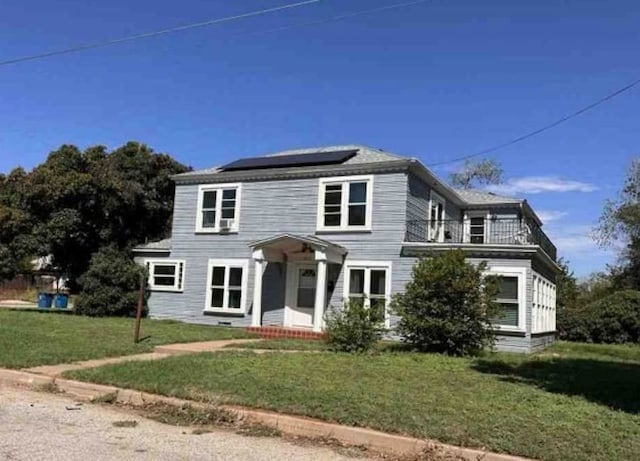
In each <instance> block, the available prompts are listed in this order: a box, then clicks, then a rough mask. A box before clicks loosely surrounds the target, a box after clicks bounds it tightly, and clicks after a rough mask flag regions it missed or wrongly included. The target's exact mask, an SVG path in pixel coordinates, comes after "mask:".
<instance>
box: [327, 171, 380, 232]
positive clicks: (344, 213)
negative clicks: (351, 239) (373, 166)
mask: <svg viewBox="0 0 640 461" xmlns="http://www.w3.org/2000/svg"><path fill="white" fill-rule="evenodd" d="M353 182H366V183H367V199H366V200H367V202H366V204H365V206H366V214H365V223H364V225H363V226H350V225H349V184H350V183H353ZM327 184H340V185H341V186H342V195H341V200H342V201H341V203H340V225H339V226H325V225H324V200H325V189H326V186H327ZM372 216H373V175H361V176H333V177H329V178H320V179H319V180H318V210H317V217H316V230H317V231H319V232H363V231H364V232H367V231H371V222H372Z"/></svg>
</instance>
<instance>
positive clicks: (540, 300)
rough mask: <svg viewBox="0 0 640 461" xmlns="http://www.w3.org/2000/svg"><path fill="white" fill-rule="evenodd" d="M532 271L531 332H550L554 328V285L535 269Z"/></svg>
mask: <svg viewBox="0 0 640 461" xmlns="http://www.w3.org/2000/svg"><path fill="white" fill-rule="evenodd" d="M532 272H533V277H532V279H533V287H532V291H533V301H532V305H531V333H533V334H539V333H551V332H554V331H555V330H556V285H555V284H554V283H552V282H551V281H550V280H549V279H547V278H546V277H544V276H543V275H541V274H540V273H538V272H536V271H532Z"/></svg>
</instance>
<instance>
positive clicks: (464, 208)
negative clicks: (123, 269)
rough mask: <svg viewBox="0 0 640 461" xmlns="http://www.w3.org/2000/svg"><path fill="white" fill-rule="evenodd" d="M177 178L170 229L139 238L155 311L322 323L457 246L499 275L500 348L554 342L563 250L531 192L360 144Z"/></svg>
mask: <svg viewBox="0 0 640 461" xmlns="http://www.w3.org/2000/svg"><path fill="white" fill-rule="evenodd" d="M173 179H174V180H175V183H176V193H175V207H174V216H173V230H172V236H171V239H168V240H163V241H160V242H154V243H150V244H147V245H143V246H140V247H138V248H136V249H135V254H136V259H137V260H138V261H140V262H142V263H145V264H147V266H148V268H149V273H150V276H149V287H150V290H151V296H150V300H149V308H150V315H151V316H153V317H156V318H171V319H179V320H183V321H187V322H197V323H206V324H212V325H230V326H237V327H253V329H258V328H265V327H280V328H287V329H306V330H307V331H309V332H315V333H319V332H321V331H322V329H323V315H324V312H325V311H326V309H327V308H328V307H329V306H340V305H342V304H343V301H344V300H345V299H347V298H364V299H365V302H366V303H367V304H373V303H382V304H385V305H388V303H389V300H390V296H391V295H392V294H393V293H397V292H400V291H402V290H403V287H404V286H405V284H406V283H407V281H408V280H409V279H410V277H411V270H412V267H413V265H414V264H415V262H416V260H417V258H419V257H420V256H422V255H425V254H428V253H432V252H438V251H447V250H450V249H454V248H459V249H462V250H464V252H465V253H466V254H467V255H468V260H469V261H472V262H475V263H479V262H481V261H486V262H487V264H488V271H489V272H491V273H494V274H497V275H500V276H502V277H501V284H502V285H501V291H500V295H499V299H498V300H499V302H500V304H501V305H502V306H503V308H504V310H503V314H502V316H501V317H500V319H499V321H498V322H497V323H498V324H499V325H497V326H496V328H497V329H498V330H499V332H498V333H499V334H498V341H497V347H498V349H500V350H508V351H516V352H532V351H535V350H538V349H541V348H543V347H544V346H545V345H546V344H549V343H550V342H552V341H553V340H554V332H555V284H554V281H555V277H556V275H557V274H558V271H559V267H558V265H557V264H556V248H555V247H554V245H553V244H552V243H551V241H550V240H549V238H548V237H547V236H546V235H545V233H544V232H543V231H542V229H541V226H542V223H541V221H540V219H539V218H538V216H537V215H536V213H535V212H534V210H533V209H532V208H531V206H530V205H529V204H528V203H527V201H526V200H520V199H515V198H512V197H502V196H499V195H495V194H492V193H489V192H483V191H475V190H454V189H452V188H451V187H450V186H448V185H447V184H446V183H444V182H443V181H442V180H440V179H438V178H437V177H436V176H435V175H434V174H433V173H432V172H431V171H430V170H429V169H428V168H426V167H425V166H424V165H423V164H422V163H421V162H420V161H419V160H417V159H414V158H406V157H401V156H399V155H394V154H391V153H388V152H385V151H382V150H379V149H373V148H370V147H365V146H359V145H348V146H331V147H324V148H316V149H304V150H293V151H287V152H281V153H278V154H274V155H269V156H264V157H256V158H249V159H242V160H238V161H235V162H232V163H230V164H228V165H224V166H222V167H218V168H212V169H207V170H201V171H193V172H188V173H184V174H179V175H176V176H174V178H173ZM396 321H397V318H395V317H394V315H393V314H392V313H390V312H387V315H386V322H387V325H388V326H389V327H390V328H393V325H394V323H395V322H396ZM272 330H273V329H270V331H272ZM263 331H265V330H263ZM310 335H311V333H310Z"/></svg>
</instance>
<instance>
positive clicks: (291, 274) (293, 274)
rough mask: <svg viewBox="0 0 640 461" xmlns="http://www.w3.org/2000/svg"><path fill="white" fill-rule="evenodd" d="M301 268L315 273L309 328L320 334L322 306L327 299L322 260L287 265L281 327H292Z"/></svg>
mask: <svg viewBox="0 0 640 461" xmlns="http://www.w3.org/2000/svg"><path fill="white" fill-rule="evenodd" d="M303 268H310V269H314V270H315V271H316V297H315V302H314V308H313V317H312V324H311V325H309V327H312V328H313V331H316V332H320V331H322V329H323V327H324V324H323V323H324V306H325V303H326V297H327V261H326V260H324V259H321V260H317V259H316V260H311V261H298V262H288V263H287V277H286V290H285V303H284V304H285V305H284V321H283V325H284V326H285V327H289V328H291V327H294V325H293V310H294V309H296V308H297V297H298V296H297V292H298V273H299V270H300V269H303Z"/></svg>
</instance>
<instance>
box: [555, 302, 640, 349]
mask: <svg viewBox="0 0 640 461" xmlns="http://www.w3.org/2000/svg"><path fill="white" fill-rule="evenodd" d="M557 323H558V335H559V337H560V338H561V339H566V340H568V341H585V342H593V343H609V344H621V343H636V344H638V343H640V291H631V290H628V291H619V292H617V293H614V294H612V295H609V296H606V297H604V298H601V299H599V300H597V301H595V302H593V303H591V304H589V305H587V306H585V307H584V308H582V309H565V310H564V311H563V312H562V313H560V314H559V315H558V322H557Z"/></svg>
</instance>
